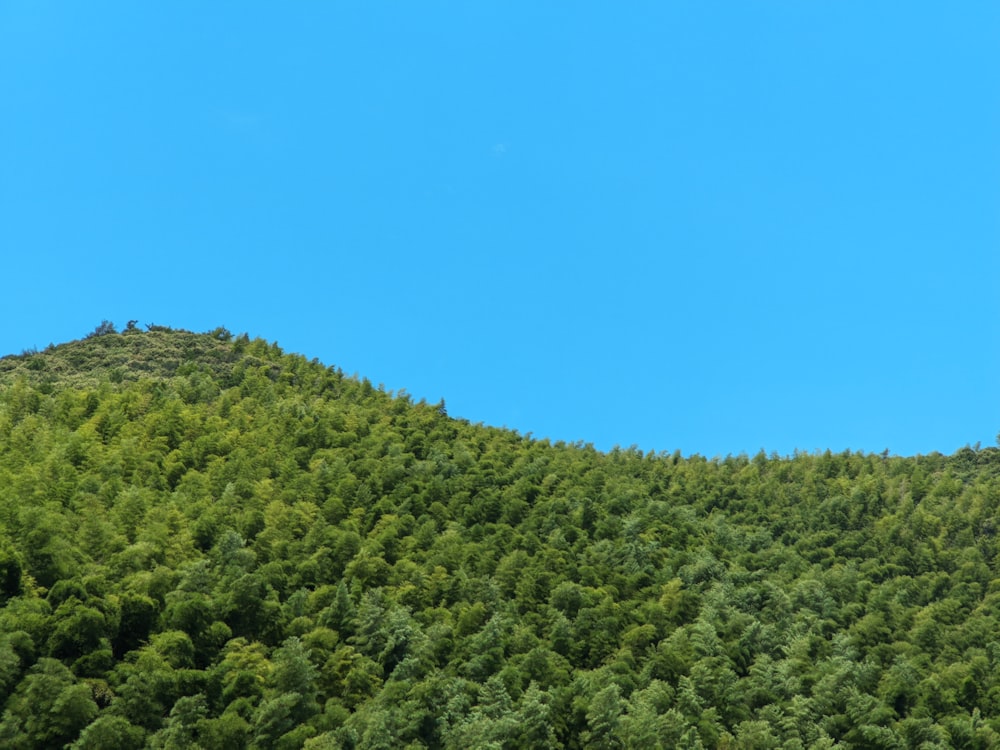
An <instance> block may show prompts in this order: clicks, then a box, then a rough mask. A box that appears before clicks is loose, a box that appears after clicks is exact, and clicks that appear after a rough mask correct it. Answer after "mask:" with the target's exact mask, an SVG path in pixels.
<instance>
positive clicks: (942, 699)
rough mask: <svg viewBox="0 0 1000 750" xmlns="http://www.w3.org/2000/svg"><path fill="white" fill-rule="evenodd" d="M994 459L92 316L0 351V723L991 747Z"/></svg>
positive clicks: (132, 744)
mask: <svg viewBox="0 0 1000 750" xmlns="http://www.w3.org/2000/svg"><path fill="white" fill-rule="evenodd" d="M583 408H585V405H584V407H583ZM998 472H1000V451H998V450H997V449H994V448H988V449H984V450H979V449H978V448H976V449H973V448H965V449H963V450H961V451H959V452H958V453H956V454H955V455H953V456H943V455H939V454H933V455H929V456H916V457H909V458H906V457H898V456H889V455H865V454H859V453H851V452H845V453H840V454H831V453H829V452H827V453H823V454H801V455H795V456H792V457H787V458H780V457H777V456H772V457H768V456H766V455H764V454H759V455H756V456H753V457H750V456H742V455H741V456H728V457H726V458H717V459H712V460H708V459H705V458H703V457H700V456H692V457H689V458H684V457H682V456H681V455H679V454H673V455H652V454H643V453H641V452H640V451H638V450H634V449H631V450H613V451H611V452H609V453H601V452H598V451H595V450H594V449H593V448H591V447H589V446H586V445H580V444H574V445H567V444H563V443H556V444H552V443H550V442H549V441H546V440H533V439H529V438H526V437H523V436H520V435H518V434H517V433H515V432H512V431H509V430H502V429H496V428H492V427H487V426H482V425H473V424H469V423H468V422H466V421H463V420H456V419H452V418H450V417H449V416H448V415H447V413H446V410H445V408H444V404H443V403H441V404H427V403H423V402H421V403H415V402H414V401H413V400H412V399H411V398H409V397H408V396H407V395H406V394H405V393H401V394H391V393H386V392H383V391H382V390H380V389H379V388H376V387H373V386H372V384H371V383H370V382H368V381H367V380H363V379H361V380H359V379H357V378H351V377H346V376H345V375H344V374H343V373H342V372H340V371H339V370H337V369H336V368H334V367H328V366H325V365H323V364H321V363H319V362H317V361H315V360H313V361H309V360H307V359H306V358H305V357H303V356H300V355H293V354H286V353H284V352H282V350H281V349H280V348H279V347H278V346H277V345H276V344H270V343H268V342H266V341H263V340H260V339H253V340H251V339H250V338H249V337H248V336H246V335H243V336H238V337H233V336H231V335H230V334H229V332H228V331H225V330H224V329H217V330H216V331H213V332H211V333H207V334H195V333H190V332H186V331H173V330H170V329H166V328H156V329H155V330H149V331H140V330H138V329H134V328H132V329H129V330H126V331H125V332H122V333H117V332H114V331H113V329H112V328H110V327H107V326H102V327H101V328H99V329H98V330H97V331H95V333H94V334H92V335H91V336H89V337H87V338H85V339H83V340H80V341H75V342H70V343H67V344H63V345H60V346H53V347H49V348H48V349H46V350H45V351H42V352H24V353H22V354H21V355H17V356H9V357H5V358H3V359H0V698H2V700H3V713H2V717H0V744H2V745H3V746H4V747H11V748H34V747H62V746H72V747H76V748H110V747H114V748H140V747H151V748H167V747H170V748H173V747H184V748H193V747H204V748H299V747H307V748H397V747H410V748H420V747H429V748H431V747H433V748H437V747H446V748H546V747H548V748H559V747H563V748H582V747H588V748H590V747H593V748H615V747H630V748H631V747H635V748H655V747H662V748H672V747H706V748H714V747H719V748H813V747H814V748H824V747H825V748H833V747H840V748H878V747H886V748H890V747H891V748H908V747H912V748H932V747H942V748H943V747H960V748H988V747H997V746H1000V619H998V618H1000V591H998V587H997V584H996V583H995V580H996V579H997V565H998V559H997V552H998V538H997V521H996V516H997V504H998V501H1000V480H998Z"/></svg>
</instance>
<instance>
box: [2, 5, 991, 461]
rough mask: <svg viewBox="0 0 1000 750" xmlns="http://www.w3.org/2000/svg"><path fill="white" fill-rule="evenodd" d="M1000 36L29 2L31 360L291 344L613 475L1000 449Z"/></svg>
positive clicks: (26, 261)
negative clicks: (619, 459)
mask: <svg viewBox="0 0 1000 750" xmlns="http://www.w3.org/2000/svg"><path fill="white" fill-rule="evenodd" d="M998 39H1000V3H997V2H995V0H989V1H987V2H974V1H970V2H962V3H940V2H922V1H914V0H907V1H906V2H902V1H899V2H880V1H879V0H863V1H862V0H837V2H821V1H820V0H815V1H808V2H807V1H804V0H786V1H784V2H779V1H778V0H761V1H760V2H743V1H742V0H740V1H736V0H733V1H731V2H722V1H720V2H711V1H703V0H698V1H695V0H687V1H684V2H674V1H668V0H658V1H657V2H647V3H642V2H634V3H609V2H580V1H574V2H568V1H567V2H539V1H538V0H532V1H531V2H519V1H511V0H504V1H503V2H499V1H497V2H488V1H486V0H483V1H481V2H480V1H477V2H449V3H442V2H433V1H428V2H419V3H418V2H413V3H402V2H392V3H388V2H372V1H370V0H366V1H365V2H346V1H345V2H327V3H260V2H245V1H241V2H228V3H227V2H218V3H203V2H148V3H136V2H101V1H100V0H93V1H92V2H86V3H55V2H44V1H43V0H4V1H3V2H0V257H2V260H3V263H2V269H3V270H2V272H0V274H2V275H0V279H2V287H0V353H10V352H14V353H16V352H20V351H21V350H22V349H25V348H29V347H39V348H42V347H44V346H46V345H47V344H49V343H50V342H56V343H58V342H61V341H66V340H70V339H75V338H80V337H82V336H83V335H85V334H86V333H88V332H89V331H91V330H93V329H94V328H95V327H96V325H97V324H98V323H100V322H101V320H102V319H105V318H106V319H109V320H112V321H114V322H115V323H116V324H117V325H119V326H122V325H124V323H125V322H126V321H127V320H129V319H138V320H139V321H140V323H142V324H145V323H156V324H161V325H170V326H174V327H181V328H189V329H191V330H197V331H203V330H209V329H211V328H214V327H215V326H218V325H225V326H227V327H228V328H230V329H231V330H233V331H234V332H242V331H246V332H248V333H250V334H251V335H252V336H262V337H265V338H267V339H269V340H277V341H278V342H279V343H280V344H281V345H282V347H283V348H284V349H285V350H286V351H294V352H299V353H302V354H304V355H306V356H307V357H309V358H312V357H317V358H319V359H320V360H321V361H323V362H324V363H327V364H334V365H338V366H339V367H341V368H342V369H343V370H344V371H345V372H347V373H354V372H357V373H359V374H360V375H363V376H367V377H369V378H370V379H371V380H372V381H373V382H376V383H378V382H382V383H384V384H385V386H386V387H387V388H390V389H393V390H398V389H401V388H405V389H406V390H407V391H408V392H409V393H411V394H412V395H413V396H414V397H416V398H420V397H426V398H427V399H428V400H430V401H437V400H438V399H439V398H441V397H444V398H445V400H446V402H447V405H448V410H449V413H451V414H452V415H453V416H460V417H465V418H467V419H469V420H471V421H473V422H480V421H481V422H485V423H487V424H493V425H498V426H499V425H506V426H508V427H512V428H515V429H517V430H518V431H520V432H521V433H528V432H530V433H532V434H533V435H534V436H536V437H543V436H547V437H550V438H552V439H553V440H566V441H577V440H582V441H584V442H591V443H593V444H594V445H595V446H596V447H598V448H600V449H608V448H610V447H612V446H613V445H615V444H619V445H621V446H623V447H627V446H630V445H632V444H635V445H637V446H639V447H640V448H642V449H643V450H656V451H661V450H666V451H673V450H675V449H680V450H681V452H682V453H684V454H691V453H701V454H702V455H707V456H715V455H726V454H727V453H733V454H737V453H740V452H748V453H751V454H752V453H755V452H757V451H758V450H760V449H761V448H763V449H764V450H766V451H767V452H769V453H770V452H772V451H777V452H778V453H781V454H785V453H790V452H791V451H793V450H794V449H800V450H805V451H814V450H821V449H826V448H830V449H832V450H834V451H840V450H844V449H846V448H850V449H852V450H864V451H867V452H879V451H881V450H883V449H885V448H888V449H889V450H890V451H891V452H893V453H898V454H904V455H908V454H913V453H918V452H919V453H928V452H930V451H934V450H938V451H941V452H945V453H950V452H952V451H954V450H956V449H957V448H960V447H962V446H963V445H965V444H975V443H976V442H977V441H981V442H982V444H983V445H984V446H987V445H993V444H995V439H996V435H997V433H998V432H1000V346H998V344H1000V336H998V326H1000V44H998V41H997V40H998Z"/></svg>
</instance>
